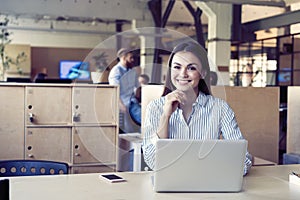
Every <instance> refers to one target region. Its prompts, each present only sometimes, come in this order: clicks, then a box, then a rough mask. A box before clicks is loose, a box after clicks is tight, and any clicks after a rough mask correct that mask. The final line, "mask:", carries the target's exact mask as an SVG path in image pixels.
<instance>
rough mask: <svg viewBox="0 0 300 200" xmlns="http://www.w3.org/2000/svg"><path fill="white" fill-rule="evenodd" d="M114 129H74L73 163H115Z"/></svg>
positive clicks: (115, 135) (112, 127)
mask: <svg viewBox="0 0 300 200" xmlns="http://www.w3.org/2000/svg"><path fill="white" fill-rule="evenodd" d="M116 141H117V134H116V127H114V126H107V127H74V128H73V147H72V148H73V163H74V164H84V163H104V164H105V163H106V164H115V163H116V144H117V143H116Z"/></svg>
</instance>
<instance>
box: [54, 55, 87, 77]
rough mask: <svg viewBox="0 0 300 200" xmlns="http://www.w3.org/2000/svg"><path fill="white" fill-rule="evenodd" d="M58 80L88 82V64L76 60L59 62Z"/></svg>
mask: <svg viewBox="0 0 300 200" xmlns="http://www.w3.org/2000/svg"><path fill="white" fill-rule="evenodd" d="M59 78H61V79H71V80H74V79H77V80H90V71H89V63H88V62H82V61H76V60H62V61H60V67H59Z"/></svg>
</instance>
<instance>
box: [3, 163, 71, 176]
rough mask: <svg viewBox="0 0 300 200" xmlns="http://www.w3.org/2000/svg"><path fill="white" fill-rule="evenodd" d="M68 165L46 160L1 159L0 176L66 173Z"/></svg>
mask: <svg viewBox="0 0 300 200" xmlns="http://www.w3.org/2000/svg"><path fill="white" fill-rule="evenodd" d="M68 173H69V165H68V164H67V163H63V162H54V161H46V160H2V161H0V177H9V176H34V175H55V174H68Z"/></svg>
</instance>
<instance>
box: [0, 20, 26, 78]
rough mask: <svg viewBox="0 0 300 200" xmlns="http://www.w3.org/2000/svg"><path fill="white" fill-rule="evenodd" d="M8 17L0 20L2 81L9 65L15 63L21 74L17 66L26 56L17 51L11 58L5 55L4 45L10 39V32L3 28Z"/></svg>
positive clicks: (18, 69)
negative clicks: (14, 56)
mask: <svg viewBox="0 0 300 200" xmlns="http://www.w3.org/2000/svg"><path fill="white" fill-rule="evenodd" d="M8 21H9V20H8V19H7V18H5V19H4V21H2V22H0V27H4V28H1V32H0V40H1V42H0V59H1V65H0V81H4V79H5V74H6V71H7V70H8V69H9V66H10V65H11V64H12V65H15V66H16V67H17V71H18V73H19V74H22V73H23V71H22V68H20V67H19V65H20V63H22V62H24V61H25V60H26V59H27V56H26V54H25V52H21V53H19V54H18V55H17V56H16V58H12V57H10V56H7V55H6V52H5V47H6V45H8V44H9V43H10V42H11V39H9V36H10V33H9V32H8V31H7V29H6V28H5V27H6V26H7V24H8Z"/></svg>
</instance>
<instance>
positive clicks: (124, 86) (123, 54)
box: [108, 48, 139, 133]
mask: <svg viewBox="0 0 300 200" xmlns="http://www.w3.org/2000/svg"><path fill="white" fill-rule="evenodd" d="M117 56H118V59H119V62H118V63H117V64H116V65H115V66H114V67H113V68H112V70H111V71H110V73H109V76H108V81H109V84H110V85H119V86H120V100H119V108H120V129H121V131H122V132H124V133H130V132H136V131H137V130H138V127H137V126H136V124H135V123H134V122H133V121H132V119H131V117H130V115H129V105H130V98H131V96H132V95H133V94H134V90H135V89H136V88H137V87H138V86H139V82H138V75H137V73H136V71H135V70H134V69H132V68H133V67H134V63H135V62H134V54H133V53H132V51H130V50H129V49H126V48H122V49H120V50H119V51H118V53H117Z"/></svg>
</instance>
